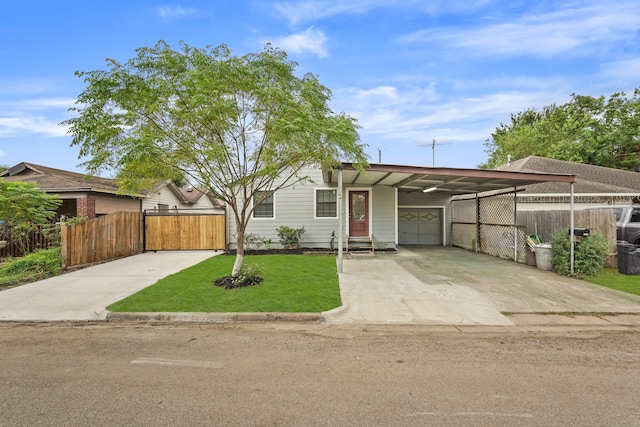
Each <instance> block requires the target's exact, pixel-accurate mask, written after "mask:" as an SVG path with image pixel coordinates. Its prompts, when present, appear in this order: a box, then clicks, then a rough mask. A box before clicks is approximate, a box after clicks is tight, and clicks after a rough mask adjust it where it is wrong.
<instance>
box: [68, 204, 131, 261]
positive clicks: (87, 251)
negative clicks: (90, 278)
mask: <svg viewBox="0 0 640 427" xmlns="http://www.w3.org/2000/svg"><path fill="white" fill-rule="evenodd" d="M61 249H62V251H61V252H62V263H63V268H70V267H77V266H82V265H86V264H93V263H97V262H103V261H108V260H111V259H115V258H121V257H125V256H131V255H135V254H139V253H141V252H142V249H143V248H142V213H141V212H117V213H113V214H110V215H106V216H103V217H100V218H96V219H92V220H90V221H87V222H84V223H80V224H74V225H70V226H63V227H62V230H61Z"/></svg>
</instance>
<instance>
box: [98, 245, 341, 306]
mask: <svg viewBox="0 0 640 427" xmlns="http://www.w3.org/2000/svg"><path fill="white" fill-rule="evenodd" d="M234 261H235V257H234V256H225V255H219V256H215V257H212V258H209V259H207V260H205V261H203V262H201V263H200V264H197V265H194V266H193V267H190V268H188V269H186V270H183V271H181V272H179V273H176V274H173V275H171V276H168V277H165V278H164V279H162V280H160V281H158V282H157V283H156V284H154V285H152V286H149V287H148V288H146V289H143V290H142V291H140V292H138V293H136V294H134V295H132V296H130V297H128V298H126V299H124V300H122V301H119V302H117V303H115V304H112V305H111V306H109V307H107V309H108V310H110V311H119V312H209V313H211V312H312V313H317V312H321V311H326V310H330V309H332V308H336V307H339V306H340V305H341V301H340V287H339V284H338V274H337V267H336V258H335V256H333V255H247V256H245V257H244V262H245V264H246V265H252V266H258V267H259V268H260V269H261V273H260V276H261V277H263V278H264V281H263V282H262V283H260V284H259V285H256V286H250V287H244V288H238V289H231V290H226V289H224V288H221V287H218V286H214V285H213V281H214V280H215V279H217V278H220V277H223V276H227V275H229V274H230V273H231V269H232V268H233V263H234Z"/></svg>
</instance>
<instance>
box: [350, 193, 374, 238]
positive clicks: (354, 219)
mask: <svg viewBox="0 0 640 427" xmlns="http://www.w3.org/2000/svg"><path fill="white" fill-rule="evenodd" d="M368 235H369V192H368V191H350V192H349V236H354V237H362V236H368Z"/></svg>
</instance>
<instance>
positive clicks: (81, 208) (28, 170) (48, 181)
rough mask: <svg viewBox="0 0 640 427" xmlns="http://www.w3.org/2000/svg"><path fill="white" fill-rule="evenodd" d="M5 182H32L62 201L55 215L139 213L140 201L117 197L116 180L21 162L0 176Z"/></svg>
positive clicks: (90, 215)
mask: <svg viewBox="0 0 640 427" xmlns="http://www.w3.org/2000/svg"><path fill="white" fill-rule="evenodd" d="M0 179H4V180H5V181H22V182H33V183H35V184H36V185H37V186H38V188H39V189H40V190H41V191H44V192H45V193H48V194H55V195H57V196H58V197H60V199H62V205H61V206H60V207H59V208H58V214H59V215H64V216H66V217H75V216H79V215H85V216H87V217H89V218H95V217H96V216H102V215H107V214H110V213H114V212H118V211H127V212H139V211H140V210H141V207H142V204H141V203H142V202H141V198H135V197H131V196H125V195H120V194H118V186H117V184H116V181H115V180H113V179H109V178H101V177H97V176H86V175H83V174H81V173H77V172H70V171H65V170H61V169H55V168H50V167H47V166H41V165H36V164H33V163H26V162H22V163H19V164H17V165H15V166H13V167H11V168H9V169H7V170H5V171H4V172H1V173H0Z"/></svg>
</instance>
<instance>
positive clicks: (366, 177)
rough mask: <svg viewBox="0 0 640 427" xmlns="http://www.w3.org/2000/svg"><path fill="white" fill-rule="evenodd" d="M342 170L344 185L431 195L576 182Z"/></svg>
mask: <svg viewBox="0 0 640 427" xmlns="http://www.w3.org/2000/svg"><path fill="white" fill-rule="evenodd" d="M341 169H342V179H343V183H344V185H351V186H375V185H388V186H392V187H396V188H404V189H410V190H424V189H427V188H428V189H432V188H433V187H437V189H435V190H433V191H441V192H446V193H448V194H450V195H452V196H455V195H462V194H471V193H484V192H488V191H496V190H504V189H509V188H514V187H521V186H524V185H530V184H537V183H541V182H566V183H573V182H575V175H569V174H555V173H538V172H512V171H500V170H484V169H458V168H442V167H428V166H404V165H387V164H370V165H369V166H368V167H366V168H364V170H363V171H359V170H358V168H357V167H356V166H355V165H354V164H353V163H343V164H342V168H341ZM324 181H325V182H326V183H337V182H338V173H337V170H333V171H327V172H325V173H324ZM567 192H569V189H568V188H567Z"/></svg>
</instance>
